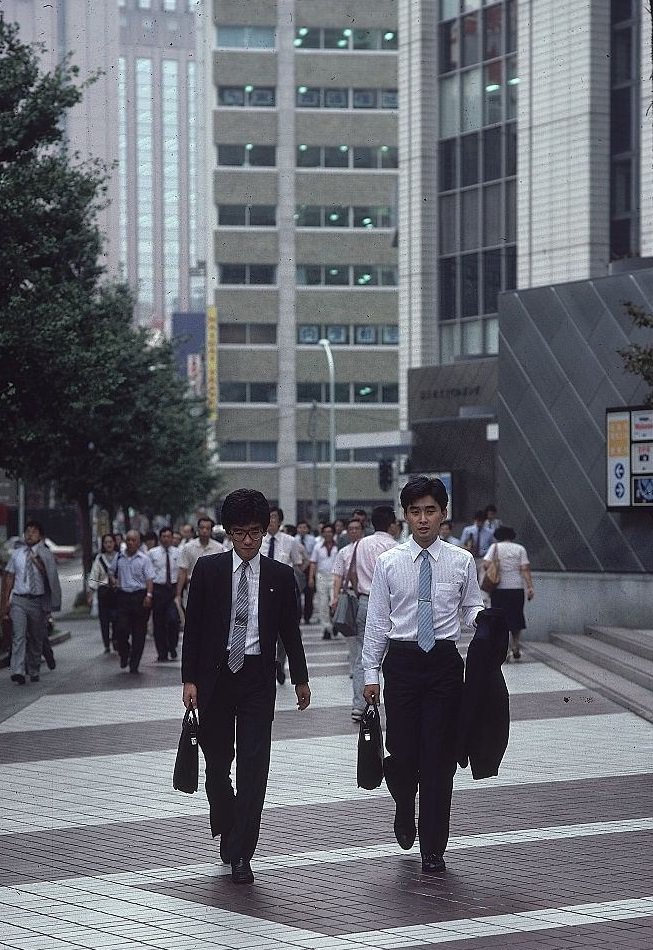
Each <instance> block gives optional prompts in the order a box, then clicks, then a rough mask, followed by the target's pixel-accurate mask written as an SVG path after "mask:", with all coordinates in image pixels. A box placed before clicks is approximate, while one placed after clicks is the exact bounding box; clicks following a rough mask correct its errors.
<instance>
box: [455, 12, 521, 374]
mask: <svg viewBox="0 0 653 950" xmlns="http://www.w3.org/2000/svg"><path fill="white" fill-rule="evenodd" d="M515 17H516V3H515V0H502V2H499V3H486V4H485V5H484V6H481V3H480V2H479V3H473V2H471V0H465V2H464V3H461V2H459V0H455V2H445V0H442V2H441V3H440V20H441V22H440V23H439V27H438V29H439V72H440V80H439V102H440V109H439V122H440V127H439V136H438V168H439V181H438V190H439V200H438V284H439V308H438V309H439V320H440V350H441V360H442V362H449V361H451V360H453V359H455V358H456V357H457V356H459V355H468V356H472V355H481V354H483V353H493V352H496V339H497V334H496V316H495V314H496V311H497V295H498V293H499V292H500V291H501V290H505V289H508V288H512V287H514V286H515V284H516V245H515V241H516V197H515V194H516V172H517V168H516V152H517V150H516V115H517V91H518V87H519V74H518V70H517V63H516V56H515V47H516V22H515Z"/></svg>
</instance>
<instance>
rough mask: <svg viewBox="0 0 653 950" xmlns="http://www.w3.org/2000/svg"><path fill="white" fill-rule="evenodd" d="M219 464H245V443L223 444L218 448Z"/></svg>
mask: <svg viewBox="0 0 653 950" xmlns="http://www.w3.org/2000/svg"><path fill="white" fill-rule="evenodd" d="M220 461H221V462H246V461H247V442H223V443H222V445H221V446H220Z"/></svg>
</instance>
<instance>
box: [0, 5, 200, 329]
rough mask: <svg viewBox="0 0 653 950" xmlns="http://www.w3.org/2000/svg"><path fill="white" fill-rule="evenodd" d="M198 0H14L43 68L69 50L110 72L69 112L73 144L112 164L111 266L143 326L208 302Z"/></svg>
mask: <svg viewBox="0 0 653 950" xmlns="http://www.w3.org/2000/svg"><path fill="white" fill-rule="evenodd" d="M197 7H198V4H197V0H106V2H102V3H93V2H91V0H55V2H54V3H39V2H36V0H5V2H4V3H3V4H2V12H3V14H4V16H5V19H6V20H8V21H14V22H17V23H18V24H19V27H20V36H21V39H22V40H23V41H24V42H28V43H33V42H34V43H42V44H44V47H45V50H44V52H43V53H42V54H40V55H41V63H42V66H43V68H44V69H47V70H51V69H53V68H54V67H55V66H56V64H57V63H59V62H61V60H62V59H63V57H64V56H66V55H67V54H70V56H71V60H72V62H73V63H75V64H76V65H77V66H78V67H79V70H80V80H86V79H88V78H89V76H91V75H93V74H96V73H99V75H98V78H97V79H96V81H95V82H93V83H92V84H91V85H90V86H89V87H88V88H87V89H86V90H85V92H84V97H83V99H82V101H81V103H80V104H79V105H77V106H76V107H75V108H74V109H73V110H71V112H70V113H69V114H68V115H67V116H66V120H65V121H66V129H65V131H66V138H67V141H68V143H69V147H70V150H71V151H75V152H79V154H80V156H81V157H82V158H84V159H85V158H97V159H100V161H102V162H103V163H104V164H105V166H106V167H107V169H109V170H110V177H109V183H108V185H109V189H108V198H109V204H108V206H107V207H106V209H104V210H103V211H102V212H101V214H100V217H99V226H100V228H101V230H102V232H103V233H104V235H105V238H106V248H105V258H106V259H105V263H106V265H107V270H108V273H109V274H111V275H112V276H114V277H117V276H120V277H121V278H123V279H125V280H127V281H128V283H129V284H130V286H131V287H132V289H133V291H134V296H135V299H136V316H137V320H138V322H139V323H141V324H142V325H144V326H148V327H152V328H154V329H158V330H163V331H165V332H166V333H169V332H170V323H171V315H172V312H173V311H174V310H189V309H197V308H203V307H204V303H205V300H204V297H205V294H204V268H203V259H204V256H205V244H204V241H203V240H202V238H201V235H203V233H204V225H203V220H204V219H203V201H202V198H201V188H202V186H203V183H204V181H203V175H202V174H201V172H200V167H201V160H202V157H203V151H204V150H203V145H202V126H203V121H204V107H203V97H202V84H201V82H200V77H201V69H200V67H199V66H198V64H197V62H196V50H195V45H196V28H195V27H196V22H197Z"/></svg>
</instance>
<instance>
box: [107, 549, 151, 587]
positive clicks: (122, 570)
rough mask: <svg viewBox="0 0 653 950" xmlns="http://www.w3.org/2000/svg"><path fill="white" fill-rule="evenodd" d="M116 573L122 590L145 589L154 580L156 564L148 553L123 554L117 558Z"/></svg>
mask: <svg viewBox="0 0 653 950" xmlns="http://www.w3.org/2000/svg"><path fill="white" fill-rule="evenodd" d="M115 573H116V577H117V579H118V587H119V588H120V590H124V591H127V593H133V592H134V591H137V590H145V588H146V586H147V582H148V581H153V580H154V565H153V564H152V561H151V559H150V558H149V557H148V555H147V554H144V553H143V552H142V551H136V553H135V554H121V555H120V557H119V558H117V559H116V566H115Z"/></svg>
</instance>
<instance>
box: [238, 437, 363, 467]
mask: <svg viewBox="0 0 653 950" xmlns="http://www.w3.org/2000/svg"><path fill="white" fill-rule="evenodd" d="M314 459H315V461H316V462H327V461H328V460H329V443H328V442H305V441H301V442H297V461H298V462H313V460H314ZM378 459H379V450H378V449H353V450H352V449H336V462H374V463H376V462H378ZM220 461H221V462H276V461H277V443H276V442H223V443H222V444H221V445H220Z"/></svg>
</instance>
